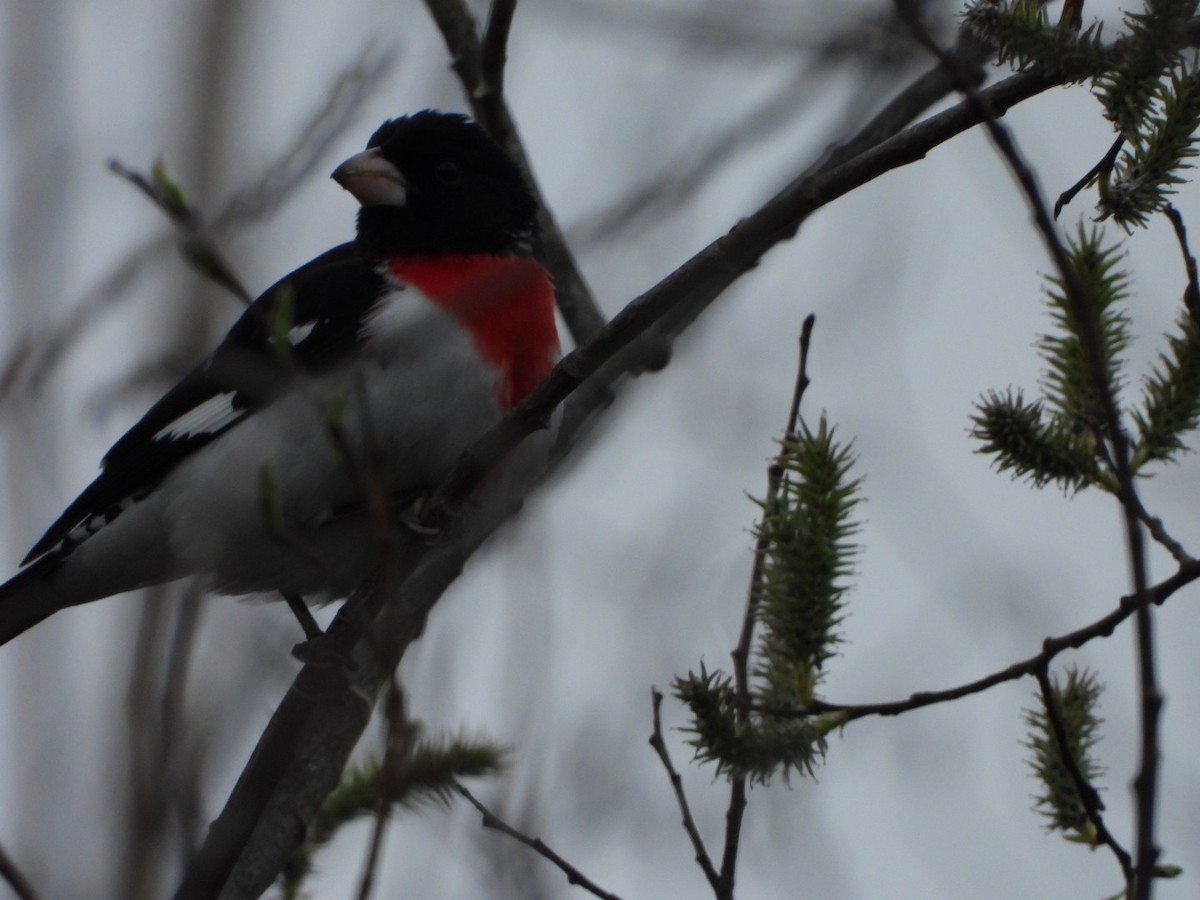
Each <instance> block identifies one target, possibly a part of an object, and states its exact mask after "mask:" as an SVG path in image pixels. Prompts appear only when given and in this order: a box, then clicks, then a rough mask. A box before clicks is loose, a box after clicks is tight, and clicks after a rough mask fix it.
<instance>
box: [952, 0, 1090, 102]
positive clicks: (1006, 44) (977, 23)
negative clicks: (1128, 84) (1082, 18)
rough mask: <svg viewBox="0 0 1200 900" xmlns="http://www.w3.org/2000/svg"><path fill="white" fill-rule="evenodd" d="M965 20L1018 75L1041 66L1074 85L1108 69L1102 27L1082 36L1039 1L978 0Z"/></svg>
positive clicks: (1088, 28) (1086, 30)
mask: <svg viewBox="0 0 1200 900" xmlns="http://www.w3.org/2000/svg"><path fill="white" fill-rule="evenodd" d="M963 21H964V23H965V25H966V26H967V27H968V28H970V29H971V30H972V31H974V32H975V34H976V35H978V36H979V37H980V38H981V39H982V40H983V41H985V42H986V43H988V44H990V45H992V46H994V47H995V48H996V59H997V61H998V62H1002V63H1007V64H1010V65H1012V66H1013V67H1015V68H1017V69H1019V70H1023V69H1027V68H1029V67H1030V66H1033V65H1040V66H1042V67H1044V68H1045V69H1047V70H1048V71H1050V72H1053V73H1055V74H1057V75H1060V76H1062V77H1063V78H1065V79H1066V80H1067V81H1068V82H1072V81H1086V80H1087V79H1089V78H1092V77H1094V76H1095V73H1096V72H1098V71H1100V70H1102V69H1103V68H1104V67H1105V65H1106V64H1107V53H1106V51H1105V48H1104V46H1103V44H1102V43H1101V39H1100V34H1101V26H1100V23H1098V22H1097V23H1095V24H1092V25H1090V26H1088V27H1087V28H1086V29H1084V30H1083V31H1082V32H1076V31H1074V30H1072V29H1070V28H1067V27H1065V25H1064V24H1055V23H1051V22H1050V17H1049V15H1048V14H1047V12H1046V4H1045V3H1044V2H1040V0H1013V2H997V0H976V2H974V3H972V4H970V6H968V7H967V9H966V11H965V12H964V13H963Z"/></svg>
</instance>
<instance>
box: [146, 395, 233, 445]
mask: <svg viewBox="0 0 1200 900" xmlns="http://www.w3.org/2000/svg"><path fill="white" fill-rule="evenodd" d="M234 396H235V395H234V394H233V392H229V393H227V394H217V395H216V396H215V397H209V398H208V399H207V400H205V401H204V402H203V403H201V404H200V405H199V406H195V407H193V408H191V409H189V410H188V411H187V412H185V413H184V414H183V415H182V416H180V417H179V418H178V419H176V420H175V421H173V422H171V423H170V424H168V425H166V426H165V427H163V428H161V429H159V431H158V432H156V433H155V435H154V440H156V441H161V440H172V439H174V440H178V439H181V438H188V437H192V436H193V435H197V434H211V433H212V432H214V431H220V430H221V429H222V428H224V427H225V426H226V425H230V424H232V423H234V422H236V421H237V420H238V419H240V418H242V417H243V416H245V415H246V411H245V410H244V409H234V408H233V398H234Z"/></svg>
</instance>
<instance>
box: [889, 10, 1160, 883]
mask: <svg viewBox="0 0 1200 900" xmlns="http://www.w3.org/2000/svg"><path fill="white" fill-rule="evenodd" d="M896 6H897V9H898V10H899V11H900V15H901V17H902V18H903V19H905V21H907V22H908V23H909V26H910V27H911V29H912V31H913V34H914V35H915V36H916V37H917V39H918V40H919V41H921V43H922V44H924V45H925V46H926V47H928V48H929V50H930V52H931V53H933V54H934V55H935V56H937V57H938V59H940V60H942V62H943V65H944V66H945V67H946V69H947V72H948V74H950V75H951V76H956V75H957V69H956V68H955V63H954V61H953V60H951V59H950V58H949V57H948V56H947V55H946V54H945V52H944V51H943V50H942V49H941V48H940V47H939V46H938V45H937V43H936V42H935V41H934V40H933V39H932V38H931V37H930V36H929V34H928V32H927V31H925V29H924V27H923V25H922V24H921V21H920V17H919V15H918V14H917V7H916V5H915V3H914V0H896ZM959 90H960V91H962V93H963V95H964V96H965V97H966V100H967V102H968V103H970V104H971V105H972V106H973V107H975V109H976V110H977V112H978V113H979V114H980V115H981V116H982V117H983V119H982V121H983V125H984V126H985V127H986V128H987V130H988V134H989V135H990V136H991V138H992V141H993V143H994V144H995V145H996V147H997V149H998V150H999V151H1000V154H1001V156H1002V157H1003V159H1004V160H1005V162H1006V163H1008V166H1009V168H1010V169H1011V170H1012V172H1013V174H1014V175H1015V176H1016V179H1017V183H1018V184H1019V185H1020V187H1021V190H1022V192H1023V193H1024V195H1025V198H1026V201H1027V203H1028V206H1029V208H1030V211H1031V213H1032V214H1033V220H1034V224H1035V225H1036V226H1037V229H1038V233H1039V234H1040V235H1041V237H1042V241H1043V243H1044V244H1045V245H1046V249H1047V250H1048V251H1049V253H1050V256H1051V258H1052V259H1053V261H1054V267H1055V268H1056V269H1057V270H1058V274H1059V277H1060V278H1061V279H1062V285H1063V288H1064V293H1065V295H1066V297H1067V301H1068V303H1070V305H1071V306H1072V307H1074V309H1073V312H1074V314H1075V320H1076V322H1078V323H1079V341H1080V345H1081V347H1082V349H1083V355H1084V360H1085V363H1086V364H1087V367H1088V369H1089V375H1090V380H1091V382H1092V384H1093V386H1094V387H1095V389H1096V392H1097V395H1098V397H1099V400H1100V406H1101V411H1102V413H1103V416H1104V422H1105V425H1106V430H1107V438H1108V441H1109V442H1110V444H1111V445H1112V458H1113V462H1114V465H1115V472H1114V474H1115V475H1116V478H1117V486H1118V491H1119V494H1118V496H1119V497H1120V498H1121V500H1122V504H1121V505H1122V511H1123V513H1124V516H1123V519H1124V524H1125V542H1126V549H1127V551H1128V554H1129V566H1130V569H1131V574H1132V580H1133V589H1134V596H1135V597H1138V598H1142V597H1144V596H1145V592H1146V588H1147V580H1148V579H1147V572H1146V552H1145V540H1144V537H1143V533H1142V525H1141V522H1140V521H1139V519H1138V516H1137V513H1136V512H1135V510H1136V508H1137V507H1138V506H1140V500H1138V499H1137V496H1136V487H1135V485H1134V475H1133V467H1132V465H1131V464H1130V455H1129V441H1128V438H1127V437H1126V435H1125V431H1124V428H1123V425H1122V421H1121V413H1120V408H1119V406H1118V404H1117V399H1116V397H1115V396H1114V395H1113V389H1112V385H1111V384H1110V382H1109V378H1108V372H1107V370H1106V367H1105V353H1104V345H1103V341H1102V339H1101V336H1100V334H1099V330H1098V327H1097V324H1096V322H1095V320H1094V319H1093V317H1092V315H1091V314H1090V310H1089V304H1088V299H1087V298H1088V295H1087V290H1086V288H1085V287H1084V285H1083V281H1082V279H1081V277H1080V275H1079V272H1078V271H1077V270H1076V269H1075V266H1074V265H1073V264H1072V262H1071V258H1070V256H1069V255H1068V253H1067V250H1066V248H1065V247H1064V246H1063V243H1062V241H1061V240H1060V239H1059V236H1058V232H1057V231H1056V230H1055V228H1054V223H1053V220H1052V219H1051V216H1050V211H1049V208H1048V207H1047V206H1046V203H1045V200H1044V199H1043V197H1042V192H1041V188H1040V187H1039V186H1038V182H1037V177H1036V176H1035V175H1034V173H1033V170H1032V169H1030V167H1029V166H1028V164H1027V163H1026V162H1025V160H1024V157H1023V156H1022V155H1021V153H1020V151H1019V150H1018V149H1017V145H1016V142H1015V140H1014V139H1013V137H1012V134H1011V133H1010V132H1009V130H1008V129H1007V128H1005V127H1004V126H1003V125H1001V124H1000V122H999V121H998V120H997V115H998V113H997V111H996V110H993V109H992V108H991V107H990V106H989V105H988V103H987V101H986V99H984V98H983V97H982V95H981V94H979V93H978V92H977V91H975V89H974V88H973V87H972V86H971V85H970V84H969V83H968V82H967V81H966V79H963V80H962V82H961V83H960V85H959ZM1134 624H1135V628H1134V630H1135V635H1136V642H1137V663H1138V681H1139V690H1140V694H1141V698H1140V706H1141V736H1140V740H1141V761H1140V763H1139V767H1138V772H1137V775H1136V777H1135V778H1134V796H1135V800H1136V807H1137V810H1136V831H1137V849H1136V853H1137V865H1136V867H1135V876H1136V877H1135V884H1134V898H1133V900H1150V896H1151V893H1152V885H1153V880H1154V873H1155V870H1156V867H1157V863H1158V856H1159V852H1160V851H1159V848H1158V846H1157V844H1156V842H1155V836H1154V826H1155V808H1156V803H1157V799H1158V776H1159V763H1160V751H1159V720H1160V717H1161V714H1162V703H1163V698H1162V693H1161V691H1160V689H1159V687H1158V675H1157V671H1156V670H1157V661H1156V656H1155V649H1154V632H1153V627H1152V620H1151V613H1150V605H1149V604H1148V603H1146V602H1139V603H1137V604H1136V607H1135V616H1134Z"/></svg>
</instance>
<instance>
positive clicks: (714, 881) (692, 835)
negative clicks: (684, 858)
mask: <svg viewBox="0 0 1200 900" xmlns="http://www.w3.org/2000/svg"><path fill="white" fill-rule="evenodd" d="M650 700H651V703H652V705H653V708H654V731H652V732H651V734H650V746H651V747H653V748H654V752H655V753H657V754H658V758H659V759H660V760H662V764H663V768H664V769H666V770H667V777H668V778H670V779H671V789H672V790H673V791H674V792H675V802H676V803H678V804H679V814H680V815H681V816H682V817H683V830H684V831H685V832H687V836H688V838H689V839H690V840H691V842H692V849H693V850H695V851H696V864H697V865H699V866H700V871H701V872H703V873H704V877H705V878H707V879H708V883H709V884H710V885H711V886H712V889H713V892H714V893H715V894H717V896H720V892H721V876H720V874H718V873H717V870H716V868H714V866H713V863H712V858H711V857H710V856H709V855H708V849H707V848H706V847H705V846H704V838H702V837H701V836H700V829H698V828H697V827H696V820H695V819H694V818H692V809H691V806H690V805H689V804H688V799H687V794H686V793H685V792H684V790H683V778H681V777H680V775H679V771H678V770H677V769H676V768H675V765H674V764H673V763H672V762H671V754H670V752H669V751H668V750H667V742H666V740H665V739H664V738H663V729H662V701H663V695H662V694H661V693H660V692H659V690H658V689H657V688H651V689H650Z"/></svg>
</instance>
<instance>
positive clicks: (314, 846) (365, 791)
mask: <svg viewBox="0 0 1200 900" xmlns="http://www.w3.org/2000/svg"><path fill="white" fill-rule="evenodd" d="M414 727H415V725H414ZM503 756H504V754H503V751H502V750H501V749H500V748H499V747H497V746H496V745H495V744H493V743H490V742H488V741H480V740H470V739H467V738H451V739H446V740H436V741H430V740H419V741H417V742H416V744H415V745H414V747H413V748H412V751H411V754H409V755H408V756H407V757H406V758H405V760H404V763H403V765H401V766H400V767H398V771H397V770H392V771H388V770H387V769H386V768H385V767H384V765H383V764H382V763H380V762H379V761H378V760H369V761H367V762H365V763H363V764H362V765H360V766H356V767H353V768H350V769H347V770H346V772H345V773H344V774H343V775H342V780H341V781H340V782H339V783H338V786H337V787H336V788H334V789H333V791H331V792H330V794H329V796H327V797H326V798H325V802H324V803H323V804H322V805H321V809H320V810H318V812H317V815H316V816H315V817H314V818H313V822H312V824H311V825H310V826H309V830H308V835H307V838H306V839H305V840H304V841H302V842H301V843H300V844H299V845H298V846H297V848H296V850H295V851H294V852H293V854H292V858H291V859H290V860H289V862H288V864H287V865H286V866H285V867H284V869H283V871H282V872H281V873H280V874H279V881H280V885H281V888H282V895H283V897H284V898H285V900H295V898H297V897H299V896H300V890H301V887H302V885H303V883H304V881H305V879H306V878H307V877H308V876H309V875H310V874H311V872H312V869H313V859H314V857H315V855H316V853H317V851H318V850H319V849H320V848H321V847H323V846H325V845H326V844H328V843H329V841H330V840H331V839H332V838H333V836H334V835H335V834H336V833H337V832H338V830H339V829H340V828H341V827H342V826H343V825H347V824H349V823H351V822H354V821H356V820H357V819H361V818H364V817H367V816H375V815H378V812H379V808H380V804H381V803H382V804H383V806H384V808H385V809H386V810H387V811H388V813H390V812H391V811H392V810H394V809H396V808H397V807H399V808H404V809H412V808H415V807H418V806H420V805H422V804H424V803H442V804H445V803H447V802H449V800H450V798H451V795H452V793H453V790H454V782H455V780H457V779H460V778H471V777H478V776H484V775H495V774H496V773H497V772H499V771H500V770H501V768H502V767H503Z"/></svg>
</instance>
